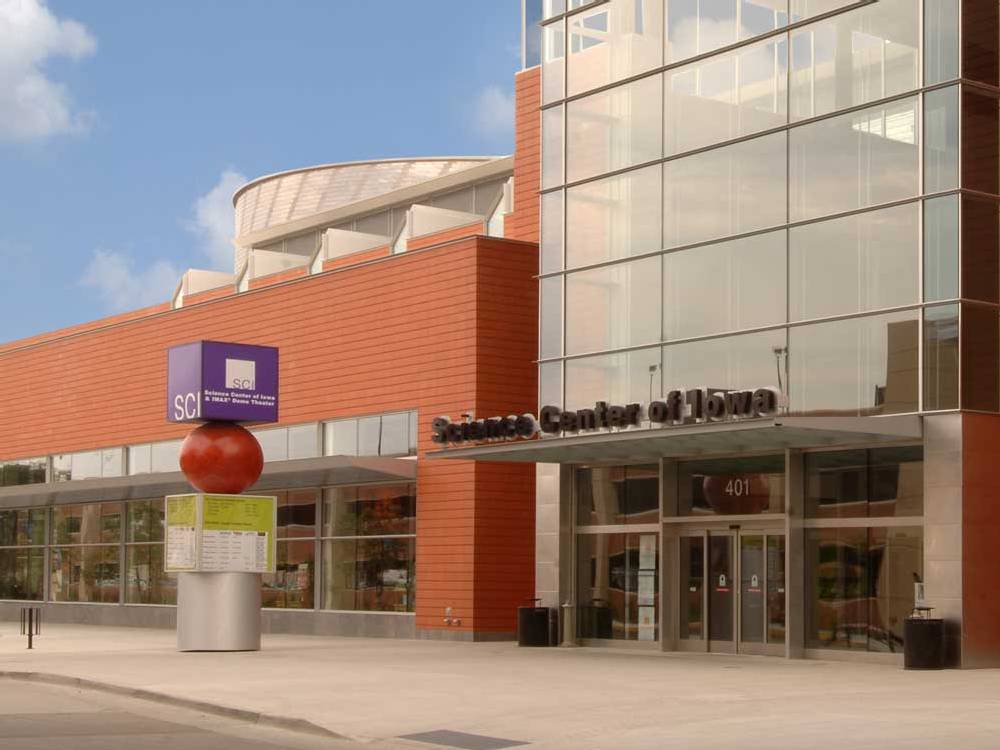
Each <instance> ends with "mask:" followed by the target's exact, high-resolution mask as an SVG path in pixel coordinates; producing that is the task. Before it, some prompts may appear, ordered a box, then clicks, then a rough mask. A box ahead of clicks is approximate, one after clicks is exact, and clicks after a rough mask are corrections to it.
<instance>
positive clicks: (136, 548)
mask: <svg viewBox="0 0 1000 750" xmlns="http://www.w3.org/2000/svg"><path fill="white" fill-rule="evenodd" d="M164 563H165V560H164V553H163V545H162V544H130V545H128V546H127V547H126V548H125V581H126V586H125V603H126V604H176V603H177V574H176V573H167V572H165V571H164V570H163V566H164Z"/></svg>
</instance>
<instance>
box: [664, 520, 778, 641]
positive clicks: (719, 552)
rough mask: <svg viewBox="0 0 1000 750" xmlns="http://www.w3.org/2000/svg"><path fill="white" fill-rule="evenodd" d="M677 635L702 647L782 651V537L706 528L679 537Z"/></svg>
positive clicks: (760, 531)
mask: <svg viewBox="0 0 1000 750" xmlns="http://www.w3.org/2000/svg"><path fill="white" fill-rule="evenodd" d="M680 553H681V554H680V558H681V559H680V570H679V577H680V580H679V581H678V584H679V590H680V592H681V606H680V612H679V615H680V623H679V635H680V638H681V640H682V642H683V641H686V642H687V643H691V642H692V641H704V643H703V644H702V645H704V647H705V648H706V650H708V651H714V652H719V653H747V654H775V655H782V654H784V651H785V536H784V533H783V532H781V531H778V530H773V531H772V530H756V529H755V530H737V529H718V530H716V529H708V530H705V531H701V532H684V533H682V534H681V536H680Z"/></svg>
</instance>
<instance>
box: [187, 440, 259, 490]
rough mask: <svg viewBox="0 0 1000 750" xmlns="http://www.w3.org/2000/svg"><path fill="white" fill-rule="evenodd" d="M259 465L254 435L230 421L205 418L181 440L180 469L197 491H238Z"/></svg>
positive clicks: (253, 477)
mask: <svg viewBox="0 0 1000 750" xmlns="http://www.w3.org/2000/svg"><path fill="white" fill-rule="evenodd" d="M263 468H264V452H263V451H262V450H261V448H260V443H258V442H257V438H255V437H254V436H253V435H252V434H251V433H250V432H248V431H247V430H245V429H244V428H243V427H240V426H239V425H238V424H234V423H232V422H206V423H205V424H203V425H201V426H200V427H198V428H197V429H194V430H192V431H191V432H190V433H189V434H188V436H187V437H186V438H184V442H183V443H181V471H183V472H184V476H186V477H187V480H188V481H189V482H190V483H191V484H192V486H193V487H194V488H195V489H197V490H199V491H201V492H215V493H219V494H226V495H238V494H239V493H241V492H243V490H245V489H246V488H247V487H249V486H250V485H252V484H253V483H254V482H256V481H257V479H258V477H260V472H261V470H262V469H263Z"/></svg>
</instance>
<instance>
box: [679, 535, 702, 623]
mask: <svg viewBox="0 0 1000 750" xmlns="http://www.w3.org/2000/svg"><path fill="white" fill-rule="evenodd" d="M680 549H681V577H680V580H681V587H682V588H681V592H680V599H681V605H680V606H681V611H680V633H679V634H678V637H680V638H684V639H688V640H701V639H703V638H704V637H705V538H704V537H701V536H682V537H681V538H680Z"/></svg>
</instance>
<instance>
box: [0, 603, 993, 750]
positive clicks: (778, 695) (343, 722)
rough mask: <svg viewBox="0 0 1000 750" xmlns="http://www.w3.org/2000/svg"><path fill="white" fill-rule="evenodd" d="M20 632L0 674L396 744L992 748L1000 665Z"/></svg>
mask: <svg viewBox="0 0 1000 750" xmlns="http://www.w3.org/2000/svg"><path fill="white" fill-rule="evenodd" d="M17 627H18V626H17V624H16V623H0V671H3V672H39V673H47V674H53V675H61V676H64V677H68V678H85V679H90V680H96V681H100V682H105V683H110V684H113V685H118V686H122V687H125V688H138V689H143V690H149V691H154V692H156V693H160V694H163V695H166V696H173V697H178V698H184V699H188V700H197V701H204V702H207V703H212V704H215V705H218V706H222V707H231V708H237V709H241V710H244V711H251V712H260V713H263V714H267V715H271V716H278V717H288V718H292V719H301V720H305V721H309V722H313V723H315V724H316V725H319V726H321V727H324V728H326V729H328V730H330V731H332V732H335V733H337V734H340V735H344V736H346V737H348V738H352V739H356V740H358V741H361V742H373V741H379V742H381V741H389V742H392V743H394V744H395V743H397V742H403V743H404V744H407V745H408V746H410V747H421V746H422V747H425V748H430V747H434V746H433V745H430V744H424V743H412V742H410V741H409V740H404V741H398V740H395V739H394V738H398V737H401V736H411V735H414V734H418V733H424V732H436V731H441V730H447V731H452V732H464V733H468V734H471V735H477V736H485V737H489V738H499V739H502V740H508V741H509V742H515V741H516V742H524V743H530V745H531V746H532V747H535V748H552V749H553V750H554V749H556V748H602V749H603V748H610V747H615V748H636V749H640V750H641V749H644V748H650V749H652V748H657V750H660V749H661V748H674V747H676V748H689V747H690V748H699V749H702V748H703V749H706V750H710V749H713V748H720V749H721V748H726V749H727V750H729V749H731V748H736V747H739V748H769V749H777V748H796V750H798V749H800V748H802V747H808V746H820V747H823V746H828V745H829V744H830V743H831V741H832V740H834V739H835V740H836V742H837V744H838V745H841V744H842V745H843V746H845V747H848V746H849V747H851V748H852V750H865V749H867V748H873V749H874V748H879V749H880V750H881V749H883V748H897V747H899V748H929V747H934V746H938V745H940V744H941V743H947V744H948V745H949V746H951V747H955V748H962V750H977V749H978V748H991V749H992V748H996V747H997V746H998V745H1000V670H978V671H965V672H963V671H943V672H911V671H904V670H902V669H900V668H898V667H891V666H883V665H872V664H854V663H842V662H821V661H787V660H784V659H777V658H768V657H744V656H741V657H731V656H717V655H689V654H683V655H681V654H660V653H650V652H640V651H635V650H619V649H608V648H602V649H519V648H517V647H516V646H515V645H513V644H509V643H476V644H472V643H440V642H432V641H399V640H377V639H363V638H323V637H316V636H298V635H265V636H264V647H263V650H262V651H260V652H256V653H234V654H217V653H187V654H181V653H177V652H176V651H175V650H174V633H173V632H170V631H162V630H142V629H122V628H99V627H87V626H67V625H46V627H45V630H44V631H43V634H42V636H41V637H40V638H39V639H38V640H37V641H36V650H35V651H31V652H29V651H26V650H25V648H24V646H25V643H24V640H23V639H22V638H20V637H18V636H17V635H16V632H17ZM377 744H378V743H377ZM484 746H485V745H484Z"/></svg>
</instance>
